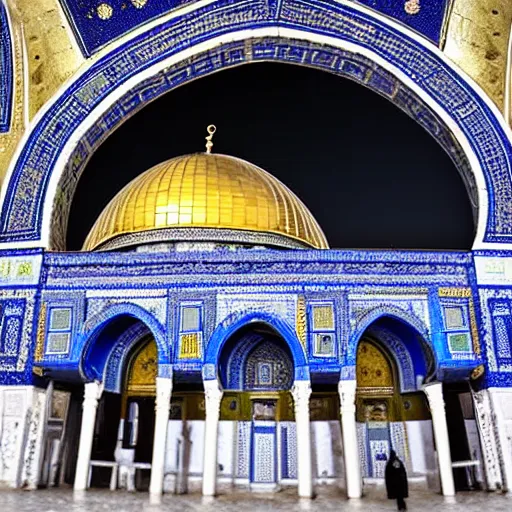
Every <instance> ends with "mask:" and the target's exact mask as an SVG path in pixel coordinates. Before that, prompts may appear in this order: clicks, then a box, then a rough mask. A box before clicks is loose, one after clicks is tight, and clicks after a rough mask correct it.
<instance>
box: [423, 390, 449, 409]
mask: <svg viewBox="0 0 512 512" xmlns="http://www.w3.org/2000/svg"><path fill="white" fill-rule="evenodd" d="M422 389H423V392H424V393H425V395H426V396H427V400H428V403H429V406H430V410H431V412H432V413H433V414H434V413H435V412H437V411H441V410H442V411H444V407H445V405H444V396H443V383H442V382H433V383H431V384H426V385H424V386H423V388H422Z"/></svg>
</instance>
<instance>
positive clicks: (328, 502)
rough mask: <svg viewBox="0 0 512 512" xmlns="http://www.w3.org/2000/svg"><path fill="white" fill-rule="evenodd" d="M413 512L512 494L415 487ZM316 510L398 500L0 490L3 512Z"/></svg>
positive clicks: (468, 507) (487, 505) (328, 494)
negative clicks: (451, 493) (447, 495)
mask: <svg viewBox="0 0 512 512" xmlns="http://www.w3.org/2000/svg"><path fill="white" fill-rule="evenodd" d="M408 506H409V510H410V511H416V510H421V511H434V510H435V511H437V510H450V511H454V512H455V511H461V512H462V511H464V512H473V511H478V512H482V511H484V510H486V511H488V512H491V511H492V512H501V511H509V510H510V509H511V507H512V497H508V496H506V495H502V494H496V493H486V492H467V493H459V494H457V498H456V500H455V501H453V500H450V501H446V500H444V499H443V497H442V496H440V495H437V494H433V493H432V492H431V491H425V490H413V491H412V492H411V498H410V499H409V500H408ZM198 510H200V511H201V512H245V511H247V512H271V511H272V512H292V511H301V510H308V511H312V512H317V511H318V512H320V511H321V512H330V511H347V512H348V511H354V512H356V511H360V512H364V511H367V510H371V511H386V510H387V511H392V510H396V506H395V502H393V501H391V500H387V499H386V498H385V493H384V489H383V488H382V487H377V488H370V489H367V490H366V491H365V497H364V498H363V499H361V500H351V501H347V500H346V499H345V498H344V496H343V495H342V493H341V492H338V491H337V490H336V489H332V488H330V489H326V488H320V489H319V490H318V495H317V497H316V499H314V500H312V501H301V500H299V499H297V497H296V490H292V489H290V490H285V491H282V492H279V493H274V494H270V493H269V494H254V493H248V492H235V493H230V494H223V495H220V496H219V497H217V498H215V499H204V498H202V497H201V495H199V494H191V495H186V496H175V495H171V494H167V495H164V497H163V498H162V501H161V503H160V504H151V503H150V502H149V497H148V494H146V493H128V492H124V491H116V492H110V491H107V490H92V491H88V492H86V493H81V494H79V495H75V494H74V493H73V492H72V491H71V490H60V489H59V490H57V489H52V490H41V491H20V490H12V491H11V490H5V491H0V511H1V512H11V511H12V512H106V511H109V512H160V511H178V512H193V511H198Z"/></svg>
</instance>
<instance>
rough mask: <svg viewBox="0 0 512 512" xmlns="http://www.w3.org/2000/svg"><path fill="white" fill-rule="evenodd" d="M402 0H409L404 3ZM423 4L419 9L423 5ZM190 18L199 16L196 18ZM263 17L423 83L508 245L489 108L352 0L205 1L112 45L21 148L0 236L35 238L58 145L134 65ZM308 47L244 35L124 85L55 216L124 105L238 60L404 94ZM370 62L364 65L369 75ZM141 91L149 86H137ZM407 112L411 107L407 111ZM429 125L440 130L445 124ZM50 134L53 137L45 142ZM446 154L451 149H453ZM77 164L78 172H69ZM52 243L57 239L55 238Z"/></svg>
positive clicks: (511, 184) (504, 157) (505, 164)
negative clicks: (127, 89)
mask: <svg viewBox="0 0 512 512" xmlns="http://www.w3.org/2000/svg"><path fill="white" fill-rule="evenodd" d="M410 1H411V0H408V2H407V3H408V5H410V3H409V2H410ZM430 3H431V2H430ZM421 4H422V6H423V8H424V7H425V5H424V3H423V2H421ZM404 6H405V4H404ZM219 12H222V16H219ZM420 12H421V11H420ZM411 16H412V15H411ZM416 16H419V13H416ZM198 19H201V23H199V22H198ZM416 19H417V18H416ZM219 20H221V21H219ZM269 25H272V26H274V27H275V26H277V27H279V26H283V27H287V28H295V29H298V30H302V31H304V32H307V31H309V32H314V33H316V34H319V35H323V36H327V37H338V38H343V39H344V40H346V41H347V42H349V43H352V44H354V45H357V46H358V47H360V48H361V49H362V50H363V49H364V50H366V49H368V50H369V51H371V52H372V53H374V54H376V55H377V56H378V57H379V58H380V59H382V60H383V61H386V62H388V63H390V64H391V65H393V66H394V67H395V68H397V69H398V70H399V71H400V72H401V73H403V74H404V75H406V76H408V77H409V78H410V80H413V81H414V82H415V83H416V84H417V85H418V86H419V87H421V88H422V90H423V92H424V95H425V96H429V97H430V98H432V99H433V100H434V101H436V102H437V103H438V105H439V107H440V108H441V109H443V110H444V111H445V112H447V114H448V115H449V116H451V118H452V121H453V122H454V124H456V125H457V126H458V129H460V130H461V132H462V133H464V135H465V137H466V138H467V140H468V142H469V145H470V146H471V148H472V150H473V152H474V154H475V155H476V157H477V158H478V159H479V163H480V166H481V168H482V169H483V174H484V176H485V180H486V189H487V190H488V197H489V211H488V215H487V217H488V222H487V226H486V233H485V236H484V241H485V242H496V243H507V241H510V240H511V239H512V217H511V216H510V215H509V212H508V209H507V204H508V202H509V201H510V198H511V196H512V180H511V168H510V167H511V166H510V161H511V153H512V148H511V145H510V141H509V140H508V136H507V134H506V133H505V130H504V128H503V126H502V124H500V123H499V122H498V121H497V119H496V117H495V114H494V111H493V110H492V109H491V108H490V107H489V106H488V105H487V103H486V102H484V101H483V100H482V98H481V97H480V96H479V95H478V94H477V93H476V92H475V91H474V90H473V88H472V87H471V85H470V84H468V83H466V82H465V80H464V78H463V77H461V76H460V75H458V74H457V72H456V71H454V69H453V68H452V67H451V66H450V65H449V64H448V63H447V62H445V61H444V60H443V59H441V58H440V57H439V54H438V53H435V52H432V51H431V49H430V48H429V47H428V46H424V45H422V44H421V43H419V42H418V41H416V40H415V39H413V38H411V37H409V36H408V34H406V33H403V32H401V31H400V30H397V29H396V28H395V27H394V26H386V24H384V23H382V22H380V21H378V22H377V21H376V20H375V19H374V18H373V17H372V16H370V15H368V13H366V12H363V11H361V10H360V9H356V8H354V6H353V5H347V4H345V3H343V4H341V3H339V2H327V1H325V2H321V1H313V2H308V1H305V0H283V1H282V2H279V3H276V2H274V1H269V2H267V1H262V0H253V1H251V2H242V1H240V2H231V1H229V2H228V1H224V2H223V1H218V2H212V3H208V4H203V5H201V8H200V9H198V10H196V11H191V12H190V13H188V12H187V13H184V14H183V15H182V16H176V17H173V18H169V19H166V20H165V22H163V25H162V26H160V27H158V28H155V29H153V30H151V31H148V32H147V33H141V34H139V35H137V37H135V38H134V39H133V40H131V41H130V42H128V43H126V44H125V45H124V46H121V47H119V48H116V49H115V50H113V51H112V52H111V53H110V54H107V55H105V56H104V57H102V58H101V59H100V60H98V62H96V63H95V65H94V66H93V67H92V68H91V69H89V70H87V71H86V72H84V73H83V75H81V76H80V77H79V78H78V80H77V82H76V83H73V84H72V86H71V88H70V89H69V90H68V91H66V92H64V93H63V94H62V96H61V97H60V98H58V100H57V101H56V102H55V103H54V104H53V105H51V106H50V108H49V109H48V111H47V112H46V113H45V115H44V116H43V117H42V118H41V119H40V121H39V123H38V124H37V125H36V126H35V127H34V130H33V134H32V137H30V138H29V139H28V140H27V143H26V145H25V147H24V148H23V149H22V151H21V154H20V158H19V159H18V161H17V162H16V168H15V169H14V172H13V175H12V179H11V181H10V182H9V184H8V186H7V188H6V201H5V204H4V209H3V212H2V223H1V232H0V239H1V240H2V241H6V242H15V241H20V240H38V239H39V237H40V235H41V227H42V224H41V223H42V212H43V205H44V202H45V194H46V188H47V185H48V183H49V181H50V175H51V173H52V172H53V170H54V167H55V162H56V158H57V156H58V155H59V154H61V152H62V148H63V145H64V144H65V143H66V142H67V141H68V140H69V138H70V137H71V136H72V134H73V133H75V131H76V130H77V129H78V127H79V126H80V124H81V123H82V121H83V120H84V119H85V118H87V117H88V116H89V115H90V113H91V112H92V111H93V110H94V109H95V108H96V107H97V105H98V104H99V103H100V102H101V101H103V100H104V99H105V97H106V96H108V95H110V94H111V93H112V91H113V90H114V89H116V88H117V87H120V86H122V84H124V83H125V82H126V80H127V79H128V78H129V77H132V76H133V75H134V73H136V72H142V71H144V70H145V69H147V68H148V67H150V66H152V65H154V64H156V63H157V62H160V61H161V60H162V59H165V58H167V57H170V56H171V55H175V54H176V53H177V52H180V51H182V50H185V49H188V48H190V47H191V46H193V45H195V44H196V43H198V42H204V41H206V40H207V39H208V38H214V37H216V36H218V35H221V34H226V33H229V32H234V31H238V30H247V29H257V28H264V27H268V26H269ZM361 27H364V30H361ZM279 45H281V47H279ZM313 46H314V45H311V43H306V42H304V43H302V42H290V41H285V42H283V41H282V42H280V43H279V42H277V41H276V40H271V38H268V39H266V40H261V41H257V42H254V43H253V44H252V45H251V50H250V51H247V42H246V41H241V42H232V43H230V44H228V45H225V46H223V47H218V48H216V49H215V51H212V50H211V51H209V52H208V55H207V56H205V55H202V56H199V57H198V58H197V59H196V61H194V62H187V64H186V65H185V64H183V63H179V64H177V65H176V67H174V68H169V69H167V70H166V72H165V74H163V75H161V76H158V77H157V78H155V77H151V78H148V84H142V85H141V89H139V90H138V92H137V93H136V94H132V92H131V93H129V98H120V99H119V103H117V104H116V105H114V106H113V107H112V110H111V111H109V113H108V121H106V122H105V123H104V124H105V125H106V126H105V128H106V130H104V126H103V125H101V126H100V124H96V125H95V126H94V127H93V128H91V131H90V132H89V133H88V134H86V135H85V139H86V140H85V139H84V140H82V141H81V143H80V144H79V147H77V150H78V151H79V154H80V152H81V153H82V160H80V159H78V160H77V161H76V162H73V164H72V165H70V166H69V168H68V172H67V173H65V176H63V181H62V182H61V183H60V184H59V187H58V188H59V191H58V192H57V194H58V196H59V198H60V199H59V204H58V205H57V206H56V208H55V212H56V215H57V216H58V217H60V222H64V223H65V220H63V219H65V218H67V215H66V214H65V213H64V212H67V208H68V207H69V201H68V200H69V199H70V197H71V196H72V191H73V189H74V186H75V184H76V180H75V178H76V179H77V178H78V175H79V173H80V172H81V169H82V164H83V163H84V162H85V161H86V160H87V159H88V155H89V154H90V151H91V149H93V148H94V147H95V146H96V145H97V144H98V143H99V142H101V140H102V139H103V138H104V137H105V136H106V135H108V133H110V132H111V130H112V129H113V128H114V127H115V126H116V125H117V124H118V123H119V122H120V121H121V119H124V118H125V117H126V115H127V112H126V110H125V109H128V110H129V111H132V112H133V110H136V109H137V108H140V106H141V105H142V104H143V103H145V102H146V101H150V100H151V99H154V98H155V97H157V96H158V95H160V94H163V93H164V92H166V91H167V90H169V89H170V88H172V87H175V86H177V85H181V84H183V83H184V82H185V81H187V80H190V79H195V78H198V77H199V76H202V75H203V74H207V73H210V72H213V71H215V70H217V69H222V68H224V67H227V66H230V65H237V64H241V63H242V62H244V61H246V59H252V60H255V61H257V60H267V61H268V60H281V61H284V62H290V63H297V64H305V65H312V66H314V67H317V68H319V69H326V70H329V71H331V72H334V73H337V74H343V75H345V76H350V77H352V78H354V79H356V80H358V81H360V82H363V81H364V82H365V83H366V84H367V85H368V86H369V87H372V88H375V89H377V87H381V92H382V93H383V94H384V95H386V96H387V97H389V98H390V99H392V100H397V101H402V100H403V99H404V95H403V94H402V93H401V91H400V89H403V85H401V84H399V83H397V81H396V79H394V78H393V77H392V76H391V75H390V74H389V73H387V72H385V71H383V70H379V71H378V73H377V74H378V78H377V79H374V78H375V77H374V74H373V70H376V65H375V63H373V62H363V61H364V60H365V59H364V58H363V59H360V61H359V62H355V63H353V61H354V59H355V60H358V59H357V58H355V57H354V55H350V54H348V53H346V52H345V53H346V58H345V57H343V56H342V55H343V53H344V52H341V51H339V50H335V49H333V48H328V47H326V46H322V47H315V48H313ZM361 53H363V52H361ZM199 61H202V64H203V65H198V64H199ZM189 68H191V69H189ZM368 70H372V72H371V73H370V78H368V76H369V75H368V73H367V71H368ZM393 83H396V84H397V86H398V87H397V88H396V89H395V90H393V87H391V86H390V84H393ZM150 84H151V85H150ZM142 90H145V92H146V91H147V93H148V94H143V93H142V92H141V91H142ZM417 104H418V105H421V100H419V99H417ZM406 110H407V111H411V112H414V110H415V109H414V108H408V109H406ZM425 111H426V112H429V113H428V114H427V116H428V117H429V118H434V119H435V118H436V116H435V115H434V114H432V113H431V112H430V111H429V109H427V108H425V107H424V106H423V105H421V106H420V108H419V109H418V110H417V111H416V115H415V118H416V119H418V120H419V122H420V123H422V124H425V121H424V119H425V116H424V115H423V113H424V112H425ZM440 124H441V125H442V124H443V123H440ZM432 131H433V132H437V130H432ZM437 133H443V134H445V135H446V134H447V129H446V127H444V128H442V129H441V130H440V131H439V132H437ZM448 138H449V137H447V139H448ZM48 141H52V143H51V144H49V143H48ZM454 145H457V143H454V140H453V139H452V141H451V143H449V148H453V147H454ZM450 152H451V151H450ZM452 154H453V155H455V156H456V155H457V154H458V150H456V151H454V152H453V153H452ZM459 168H460V169H461V171H462V172H465V171H466V170H468V168H467V166H465V165H460V166H459ZM75 171H76V176H73V173H74V172H75ZM467 181H468V182H471V181H473V182H474V176H473V175H472V173H471V172H469V174H468V176H467ZM64 183H70V184H72V186H70V189H69V191H65V190H63V189H62V186H63V184H64ZM60 189H62V192H63V193H62V194H61V193H60V192H61V191H60ZM51 199H53V198H51ZM57 224H58V222H57ZM60 234H61V235H62V233H60ZM58 243H62V240H60V241H59V242H58Z"/></svg>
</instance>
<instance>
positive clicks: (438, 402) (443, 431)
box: [423, 382, 455, 496]
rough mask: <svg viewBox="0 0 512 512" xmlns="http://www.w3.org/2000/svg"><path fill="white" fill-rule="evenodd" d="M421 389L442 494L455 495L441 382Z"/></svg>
mask: <svg viewBox="0 0 512 512" xmlns="http://www.w3.org/2000/svg"><path fill="white" fill-rule="evenodd" d="M423 391H424V392H425V394H426V395H427V399H428V403H429V406H430V413H431V414H432V426H433V428H434V438H435V440H436V450H437V460H438V464H439V475H440V477H441V488H442V491H443V495H444V496H455V485H454V482H453V470H452V457H451V454H450V441H449V438H448V425H447V424H446V411H445V406H444V398H443V384H442V383H441V382H435V383H433V384H428V385H426V386H424V387H423Z"/></svg>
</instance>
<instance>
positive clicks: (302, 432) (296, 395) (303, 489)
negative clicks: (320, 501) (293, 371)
mask: <svg viewBox="0 0 512 512" xmlns="http://www.w3.org/2000/svg"><path fill="white" fill-rule="evenodd" d="M291 391H292V395H293V403H294V406H295V425H296V428H297V471H298V477H299V485H298V492H299V497H300V498H312V497H313V474H312V463H311V429H310V425H309V397H310V396H311V383H310V382H309V380H296V381H295V383H294V384H293V387H292V390H291Z"/></svg>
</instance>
